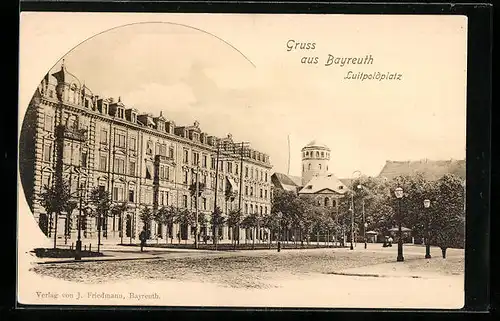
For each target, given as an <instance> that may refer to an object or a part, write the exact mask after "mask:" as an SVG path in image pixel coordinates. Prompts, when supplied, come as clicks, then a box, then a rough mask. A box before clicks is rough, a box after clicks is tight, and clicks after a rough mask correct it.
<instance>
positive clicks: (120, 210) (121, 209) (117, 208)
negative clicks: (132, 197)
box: [111, 202, 129, 244]
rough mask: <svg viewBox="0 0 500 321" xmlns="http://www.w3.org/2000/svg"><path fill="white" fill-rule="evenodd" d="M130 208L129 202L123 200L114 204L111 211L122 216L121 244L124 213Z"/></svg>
mask: <svg viewBox="0 0 500 321" xmlns="http://www.w3.org/2000/svg"><path fill="white" fill-rule="evenodd" d="M128 209H129V205H128V203H127V202H121V203H117V204H115V205H113V207H112V208H111V213H112V214H113V217H114V216H119V217H120V227H119V228H120V244H123V234H124V233H123V214H124V213H125V212H127V211H128Z"/></svg>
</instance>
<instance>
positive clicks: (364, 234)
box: [363, 222, 368, 249]
mask: <svg viewBox="0 0 500 321" xmlns="http://www.w3.org/2000/svg"><path fill="white" fill-rule="evenodd" d="M367 227H368V223H366V222H365V230H364V231H363V237H364V239H365V249H366V228H367Z"/></svg>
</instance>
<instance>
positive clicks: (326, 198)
mask: <svg viewBox="0 0 500 321" xmlns="http://www.w3.org/2000/svg"><path fill="white" fill-rule="evenodd" d="M329 205H330V199H329V198H328V197H325V206H329Z"/></svg>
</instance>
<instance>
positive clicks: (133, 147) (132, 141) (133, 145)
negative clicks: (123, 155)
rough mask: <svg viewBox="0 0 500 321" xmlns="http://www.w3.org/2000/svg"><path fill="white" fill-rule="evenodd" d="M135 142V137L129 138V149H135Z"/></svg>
mask: <svg viewBox="0 0 500 321" xmlns="http://www.w3.org/2000/svg"><path fill="white" fill-rule="evenodd" d="M135 144H136V142H135V137H132V138H130V145H129V147H130V149H131V150H135V149H136V145H135Z"/></svg>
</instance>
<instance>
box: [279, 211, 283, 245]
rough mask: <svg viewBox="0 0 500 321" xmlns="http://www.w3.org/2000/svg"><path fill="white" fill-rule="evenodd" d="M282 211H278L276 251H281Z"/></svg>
mask: <svg viewBox="0 0 500 321" xmlns="http://www.w3.org/2000/svg"><path fill="white" fill-rule="evenodd" d="M282 215H283V214H282V213H281V212H278V220H279V222H278V252H279V251H281V217H282Z"/></svg>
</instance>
